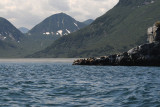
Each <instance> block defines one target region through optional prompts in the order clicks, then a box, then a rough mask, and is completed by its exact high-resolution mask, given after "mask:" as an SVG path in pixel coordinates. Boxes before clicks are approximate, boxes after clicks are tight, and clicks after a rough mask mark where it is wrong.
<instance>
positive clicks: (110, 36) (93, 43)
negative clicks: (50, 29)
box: [29, 0, 160, 57]
mask: <svg viewBox="0 0 160 107" xmlns="http://www.w3.org/2000/svg"><path fill="white" fill-rule="evenodd" d="M136 2H137V0H120V1H119V3H118V4H117V5H116V6H115V7H114V8H112V9H111V10H109V11H108V12H107V13H106V14H104V15H102V16H101V17H99V18H97V19H96V20H95V21H94V22H93V23H92V24H91V25H89V26H87V27H85V28H83V29H81V30H79V31H77V32H74V33H72V34H71V35H68V36H64V37H62V38H60V39H58V40H57V41H55V42H54V43H53V44H52V45H51V46H49V47H47V48H46V49H44V50H42V51H39V52H37V53H35V54H33V55H30V56H29V57H92V56H93V57H95V56H104V55H109V54H112V53H118V52H123V51H126V50H128V49H130V48H132V47H134V46H137V45H140V44H143V43H145V42H146V41H147V36H146V29H147V28H148V27H149V26H152V24H153V23H154V22H155V21H157V20H159V19H160V15H159V14H157V13H158V11H159V9H160V7H159V5H160V1H158V0H154V2H153V0H150V1H148V2H149V3H146V0H140V1H139V2H138V4H137V3H136ZM128 3H129V4H128ZM130 3H131V4H130ZM144 3H146V4H144ZM126 4H127V5H126ZM139 4H143V5H139Z"/></svg>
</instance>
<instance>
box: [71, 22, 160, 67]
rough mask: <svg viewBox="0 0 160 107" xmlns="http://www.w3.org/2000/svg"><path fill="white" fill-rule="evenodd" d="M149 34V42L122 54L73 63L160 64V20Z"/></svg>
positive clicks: (112, 64) (150, 29) (149, 29)
mask: <svg viewBox="0 0 160 107" xmlns="http://www.w3.org/2000/svg"><path fill="white" fill-rule="evenodd" d="M147 34H148V41H149V43H146V44H143V45H140V46H137V47H135V48H132V49H130V50H129V51H127V52H124V53H121V54H114V55H109V56H102V57H99V58H94V57H93V58H87V59H78V60H75V61H74V62H73V65H111V66H160V22H159V21H158V22H156V23H155V24H154V25H153V27H150V28H148V31H147Z"/></svg>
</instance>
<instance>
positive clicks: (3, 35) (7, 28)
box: [0, 17, 23, 42]
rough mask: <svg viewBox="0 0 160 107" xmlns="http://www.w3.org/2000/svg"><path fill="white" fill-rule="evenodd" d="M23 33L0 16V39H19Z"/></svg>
mask: <svg viewBox="0 0 160 107" xmlns="http://www.w3.org/2000/svg"><path fill="white" fill-rule="evenodd" d="M21 37H23V34H22V33H21V32H20V31H19V30H18V29H17V28H16V27H15V26H13V25H12V24H11V23H10V22H9V21H8V20H6V19H4V18H2V17H0V40H1V41H6V40H11V41H17V42H18V41H20V38H21Z"/></svg>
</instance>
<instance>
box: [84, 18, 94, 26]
mask: <svg viewBox="0 0 160 107" xmlns="http://www.w3.org/2000/svg"><path fill="white" fill-rule="evenodd" d="M93 21H94V20H93V19H88V20H86V21H84V22H83V23H84V24H86V25H90V24H91V23H92V22H93Z"/></svg>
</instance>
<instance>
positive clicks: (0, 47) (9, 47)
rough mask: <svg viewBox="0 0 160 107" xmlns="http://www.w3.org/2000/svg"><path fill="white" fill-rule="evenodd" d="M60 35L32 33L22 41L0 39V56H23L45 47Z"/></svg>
mask: <svg viewBox="0 0 160 107" xmlns="http://www.w3.org/2000/svg"><path fill="white" fill-rule="evenodd" d="M58 38H59V37H58V36H57V37H53V36H44V35H32V36H27V35H26V36H24V37H23V38H21V41H20V43H17V42H14V41H5V42H4V41H0V58H22V57H25V56H26V55H28V54H33V53H35V52H37V51H40V50H42V49H45V48H46V47H47V46H49V45H51V44H52V43H53V42H54V41H55V40H56V39H58Z"/></svg>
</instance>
